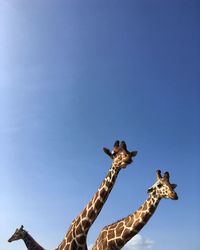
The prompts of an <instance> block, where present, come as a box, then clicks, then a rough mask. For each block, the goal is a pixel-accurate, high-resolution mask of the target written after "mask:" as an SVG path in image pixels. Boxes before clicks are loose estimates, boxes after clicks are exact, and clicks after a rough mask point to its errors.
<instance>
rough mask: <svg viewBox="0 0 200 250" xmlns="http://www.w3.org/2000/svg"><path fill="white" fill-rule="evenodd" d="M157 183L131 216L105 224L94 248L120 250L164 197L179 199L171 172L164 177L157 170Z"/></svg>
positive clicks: (96, 249)
mask: <svg viewBox="0 0 200 250" xmlns="http://www.w3.org/2000/svg"><path fill="white" fill-rule="evenodd" d="M156 177H157V180H156V183H155V184H154V185H153V186H152V187H151V188H149V189H148V194H149V197H148V198H147V200H146V201H145V202H144V203H143V204H142V205H141V206H140V208H139V209H138V210H136V211H135V212H134V213H132V214H130V215H129V216H127V217H125V218H123V219H121V220H119V221H117V222H115V223H113V224H111V225H108V226H105V227H104V228H103V229H102V231H101V232H100V234H99V236H98V238H97V240H96V242H95V244H94V246H93V248H92V250H112V249H115V250H119V249H121V248H122V247H124V245H125V244H126V243H127V242H128V241H129V240H130V239H131V238H133V237H134V236H135V235H136V234H137V233H138V232H139V231H140V230H141V229H142V228H143V227H144V226H145V225H146V224H147V222H148V221H149V219H150V218H151V216H152V215H153V214H154V212H155V210H156V208H157V206H158V204H159V202H160V200H161V199H162V198H167V199H172V200H177V199H178V195H177V193H176V192H175V188H176V184H171V183H170V181H169V173H168V172H165V173H164V175H163V177H162V176H161V171H160V170H157V172H156Z"/></svg>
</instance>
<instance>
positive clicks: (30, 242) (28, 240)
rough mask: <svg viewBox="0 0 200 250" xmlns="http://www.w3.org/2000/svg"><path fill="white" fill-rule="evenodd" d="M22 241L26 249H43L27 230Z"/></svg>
mask: <svg viewBox="0 0 200 250" xmlns="http://www.w3.org/2000/svg"><path fill="white" fill-rule="evenodd" d="M23 241H24V243H25V245H26V247H27V249H28V250H45V249H44V248H43V247H42V246H40V245H39V244H38V243H37V242H36V241H35V240H34V239H33V237H32V236H31V235H30V234H29V233H28V232H26V234H25V236H24V237H23Z"/></svg>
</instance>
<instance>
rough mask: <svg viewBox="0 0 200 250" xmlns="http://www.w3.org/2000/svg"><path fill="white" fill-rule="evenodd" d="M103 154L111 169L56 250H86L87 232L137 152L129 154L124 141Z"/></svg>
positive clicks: (117, 142) (105, 149) (105, 150)
mask: <svg viewBox="0 0 200 250" xmlns="http://www.w3.org/2000/svg"><path fill="white" fill-rule="evenodd" d="M104 152H105V153H106V154H107V155H108V156H109V157H110V158H111V159H112V160H113V162H112V165H111V168H110V169H109V172H108V174H107V176H106V177H105V179H104V180H103V182H102V184H101V186H100V187H99V189H98V190H97V192H96V193H95V195H94V196H93V198H92V199H91V200H90V201H89V203H88V204H87V206H86V207H85V208H84V210H83V211H82V212H81V213H80V214H79V215H78V216H77V218H76V219H75V220H73V222H72V224H71V226H70V228H69V229H68V232H67V234H66V236H65V238H64V240H63V241H62V242H61V244H60V245H59V246H58V248H57V249H56V250H87V243H86V239H87V233H88V230H89V229H90V227H91V225H92V224H93V222H94V221H95V219H96V218H97V216H98V214H99V213H100V211H101V209H102V207H103V205H104V203H105V202H106V200H107V198H108V195H109V193H110V192H111V190H112V188H113V186H114V184H115V181H116V179H117V176H118V174H119V172H120V170H121V169H122V168H126V166H127V165H128V164H130V163H131V162H132V158H133V157H134V156H136V154H137V151H132V152H129V151H128V150H127V148H126V143H125V142H124V141H122V142H121V143H119V141H116V142H115V144H114V148H113V150H112V152H111V151H110V150H109V149H107V148H104Z"/></svg>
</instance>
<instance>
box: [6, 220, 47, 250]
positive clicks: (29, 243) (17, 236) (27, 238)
mask: <svg viewBox="0 0 200 250" xmlns="http://www.w3.org/2000/svg"><path fill="white" fill-rule="evenodd" d="M14 240H23V241H24V243H25V245H26V247H27V249H28V250H44V248H43V247H41V246H40V245H39V244H38V243H37V242H36V241H35V240H34V239H33V237H32V236H31V235H30V234H29V233H28V232H27V231H26V230H24V226H23V225H22V226H21V227H20V228H19V229H18V228H17V229H16V230H15V232H14V234H13V235H12V236H11V237H10V239H9V240H8V242H12V241H14Z"/></svg>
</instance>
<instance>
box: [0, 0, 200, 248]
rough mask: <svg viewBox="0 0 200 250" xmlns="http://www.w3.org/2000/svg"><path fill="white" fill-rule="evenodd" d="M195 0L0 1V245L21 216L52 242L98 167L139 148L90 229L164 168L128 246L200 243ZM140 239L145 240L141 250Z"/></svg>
mask: <svg viewBox="0 0 200 250" xmlns="http://www.w3.org/2000/svg"><path fill="white" fill-rule="evenodd" d="M199 21H200V2H199V1H194V0H187V1H186V0H180V1H178V0H173V1H172V0H169V1H156V0H152V1H149V0H148V1H147V0H146V1H144V0H140V1H139V0H138V1H131V0H130V1H128V0H125V1H118V0H116V1H104V0H103V1H97V0H93V1H92V0H90V1H89V0H85V1H80V0H76V1H72V0H71V1H67V0H66V1H64V0H63V1H62V0H58V1H53V0H52V1H45V0H43V1H41V0H40V1H39V0H35V1H25V0H13V1H11V0H10V1H9V0H8V1H6V0H1V1H0V138H1V139H0V155H1V157H0V189H1V195H0V249H1V250H11V249H15V250H22V249H26V248H25V245H24V243H23V242H22V241H18V242H13V243H7V240H8V238H9V237H10V236H11V234H12V233H13V232H14V230H15V229H16V228H17V227H20V225H21V224H23V225H24V227H25V229H27V230H28V231H29V232H30V233H31V234H32V235H33V237H34V238H35V239H36V240H37V241H38V242H39V243H40V244H41V245H42V246H43V247H45V249H49V250H50V249H54V248H56V247H57V246H58V244H59V243H60V242H61V240H62V239H63V237H64V235H65V233H66V231H67V229H68V227H69V225H70V223H71V222H72V220H73V219H74V218H75V217H76V216H77V215H78V214H79V212H80V211H81V210H82V209H83V208H84V206H85V205H86V204H87V202H88V201H89V200H90V198H91V197H92V195H93V194H94V193H95V192H96V190H97V188H98V186H99V185H100V183H101V181H102V180H103V178H104V177H105V175H106V174H107V171H108V169H109V167H110V165H111V161H110V160H109V159H108V158H107V157H106V155H105V154H104V153H103V151H102V148H103V147H104V146H106V147H110V148H111V147H112V145H113V143H114V141H115V140H117V139H119V140H125V141H126V142H127V146H128V148H129V149H130V150H138V155H137V157H136V158H135V161H134V164H132V165H130V166H129V167H128V168H127V169H125V170H123V171H121V172H120V175H119V177H118V180H117V183H116V185H115V187H114V189H113V190H112V193H111V194H110V196H109V199H108V201H107V202H106V204H105V206H104V208H103V210H102V212H101V213H100V215H99V216H98V218H97V220H96V221H95V223H94V224H93V226H92V228H91V230H90V231H89V234H88V245H91V244H92V243H94V241H95V239H96V238H97V236H98V233H99V232H100V230H101V228H102V227H103V226H105V225H107V224H110V223H112V222H114V221H116V220H118V219H120V218H123V217H124V216H127V215H128V214H130V213H131V212H133V211H135V210H136V209H137V208H138V207H139V206H140V205H141V204H142V203H143V202H144V201H145V199H146V198H147V189H148V188H149V187H150V186H151V185H152V184H154V182H155V171H156V170H157V169H161V170H162V171H166V170H167V171H169V172H170V174H171V181H172V182H174V183H176V184H177V185H178V186H177V193H178V195H179V200H178V201H171V200H162V201H161V203H160V205H159V207H158V209H157V211H156V212H155V215H154V216H153V217H152V219H151V220H150V221H149V222H148V224H147V225H146V226H145V227H144V228H143V229H142V231H141V232H140V235H139V236H137V237H136V241H135V243H134V242H133V243H130V244H129V246H128V247H127V248H126V249H128V250H145V249H149V248H150V247H151V249H152V250H160V249H162V250H168V249H170V250H188V249H190V250H197V249H200V240H199V232H200V226H199V225H200V223H199V222H200V216H199V212H198V211H199V209H198V206H199V205H200V198H199V194H198V191H199V174H200V171H199V165H200V157H199V154H198V151H199V146H200V130H199V128H200V115H199V107H200V84H199V80H200V73H199V72H200V71H199V65H200V47H199V44H200V31H199V27H198V26H199ZM148 247H149V248H148Z"/></svg>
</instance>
